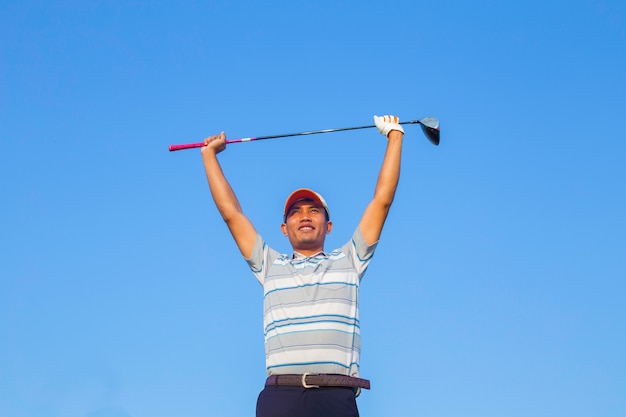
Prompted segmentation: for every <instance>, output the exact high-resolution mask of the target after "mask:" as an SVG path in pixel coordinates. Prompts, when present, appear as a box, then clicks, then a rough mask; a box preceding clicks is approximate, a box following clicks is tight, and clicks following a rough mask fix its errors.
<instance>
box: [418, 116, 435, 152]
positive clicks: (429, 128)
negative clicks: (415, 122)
mask: <svg viewBox="0 0 626 417" xmlns="http://www.w3.org/2000/svg"><path fill="white" fill-rule="evenodd" d="M420 127H421V128H422V130H423V131H424V134H425V135H426V137H427V138H428V140H429V141H431V142H432V144H433V145H435V146H437V145H439V133H440V132H439V120H437V119H436V118H435V117H425V118H423V119H422V120H420Z"/></svg>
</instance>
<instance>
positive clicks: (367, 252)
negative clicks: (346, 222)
mask: <svg viewBox="0 0 626 417" xmlns="http://www.w3.org/2000/svg"><path fill="white" fill-rule="evenodd" d="M376 246H378V242H374V243H372V244H371V245H368V244H367V243H365V238H364V237H363V233H361V229H359V228H358V227H357V228H356V230H355V231H354V234H353V235H352V239H351V240H350V242H348V243H346V244H345V245H344V247H343V250H344V251H345V253H348V254H350V256H351V257H352V263H353V265H354V268H355V269H356V271H357V274H358V275H359V279H360V278H362V277H363V275H364V274H365V271H366V270H367V267H368V266H369V264H370V261H371V260H372V257H373V256H374V252H375V251H376Z"/></svg>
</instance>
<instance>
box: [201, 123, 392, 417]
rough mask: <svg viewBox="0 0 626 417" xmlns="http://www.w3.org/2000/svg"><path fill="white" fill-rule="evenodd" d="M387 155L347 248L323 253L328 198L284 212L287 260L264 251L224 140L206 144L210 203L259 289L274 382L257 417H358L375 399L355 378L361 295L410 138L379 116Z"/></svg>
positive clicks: (293, 202) (293, 197)
mask: <svg viewBox="0 0 626 417" xmlns="http://www.w3.org/2000/svg"><path fill="white" fill-rule="evenodd" d="M374 122H375V124H376V127H377V128H378V130H379V131H380V132H381V133H382V134H383V135H384V136H385V137H386V138H387V147H386V152H385V156H384V159H383V163H382V167H381V169H380V173H379V175H378V181H377V183H376V188H375V190H374V197H373V198H372V200H371V201H370V203H369V204H368V205H367V207H366V208H365V212H364V213H363V216H362V217H361V220H360V222H359V224H358V227H357V228H356V230H355V231H354V233H353V235H352V237H351V239H350V240H349V241H348V242H347V243H346V244H345V245H343V246H342V247H341V248H339V249H335V250H333V251H330V252H328V251H325V250H324V240H325V238H326V235H327V234H329V233H330V232H331V231H332V228H333V223H332V221H331V211H330V209H329V208H328V205H327V204H326V201H325V200H324V198H323V197H322V196H321V195H320V194H318V193H316V192H315V191H313V190H310V189H306V188H301V189H298V190H296V191H294V192H293V193H291V194H290V195H289V196H288V198H287V200H286V203H285V208H284V211H283V224H282V225H281V230H282V232H283V234H284V235H285V236H286V237H287V238H288V239H289V243H290V244H291V246H292V247H293V254H291V255H283V254H280V253H278V252H277V251H275V250H273V249H272V248H271V247H269V246H268V245H267V243H266V242H265V241H264V240H263V238H262V237H261V236H260V235H259V234H258V233H257V231H256V230H255V228H254V226H253V225H252V223H251V222H250V220H249V219H248V218H247V217H246V216H245V215H244V214H243V211H242V209H241V206H240V205H239V201H238V200H237V197H236V196H235V193H234V192H233V189H232V188H231V186H230V185H229V183H228V181H227V180H226V177H225V176H224V173H223V171H222V169H221V167H220V164H219V162H218V158H217V154H218V153H220V152H222V151H223V150H224V149H225V148H226V142H225V141H226V136H225V135H224V132H222V133H220V134H219V135H216V136H211V137H208V138H206V139H205V141H204V143H205V145H206V146H205V147H203V148H202V159H203V161H204V168H205V171H206V176H207V180H208V182H209V188H210V190H211V195H212V196H213V200H214V201H215V205H216V206H217V209H218V210H219V212H220V214H221V216H222V218H223V219H224V221H225V222H226V224H227V226H228V229H229V230H230V233H231V234H232V236H233V238H234V239H235V242H236V244H237V246H238V248H239V250H240V251H241V254H242V255H243V257H244V258H245V260H246V262H247V263H248V265H249V266H250V269H251V270H252V273H253V274H254V275H255V276H256V279H257V280H258V281H259V282H260V283H261V285H262V286H263V297H264V309H263V310H264V318H263V324H264V327H265V332H264V333H265V358H266V367H267V374H268V378H267V380H266V382H265V388H264V389H263V390H262V391H261V393H260V394H259V398H258V400H257V407H256V415H257V417H291V416H302V417H335V416H337V417H339V416H341V417H353V416H358V415H359V412H358V408H357V404H356V396H357V395H358V394H359V392H360V390H361V388H366V389H369V387H370V383H369V381H368V380H366V379H363V378H360V376H359V355H360V352H361V339H360V334H359V329H360V323H359V303H358V301H359V293H358V291H359V286H360V282H361V278H362V277H363V274H364V273H365V270H366V269H367V267H368V265H369V263H370V260H371V259H372V256H373V254H374V250H375V249H376V245H377V243H378V239H379V237H380V234H381V231H382V229H383V225H384V223H385V219H386V217H387V214H388V212H389V208H390V207H391V203H392V202H393V198H394V194H395V192H396V187H397V185H398V179H399V177H400V157H401V152H402V138H403V136H404V130H403V129H402V126H401V125H400V124H399V120H398V118H397V117H395V116H382V117H378V116H374Z"/></svg>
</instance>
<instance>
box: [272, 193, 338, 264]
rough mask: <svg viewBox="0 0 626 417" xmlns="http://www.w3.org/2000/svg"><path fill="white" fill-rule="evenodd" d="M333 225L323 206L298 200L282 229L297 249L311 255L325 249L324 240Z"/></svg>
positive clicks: (288, 213) (289, 212)
mask: <svg viewBox="0 0 626 417" xmlns="http://www.w3.org/2000/svg"><path fill="white" fill-rule="evenodd" d="M332 226H333V223H332V222H331V221H327V220H326V211H325V210H324V208H323V207H321V206H319V205H318V204H317V203H315V202H313V201H298V202H296V203H295V204H294V205H293V206H291V208H290V209H289V211H288V212H287V220H286V221H285V223H283V224H282V226H281V229H282V231H283V234H284V235H285V236H287V237H288V238H289V242H290V243H291V246H293V249H294V250H295V251H297V252H300V253H302V254H303V255H306V256H309V255H313V254H315V253H317V252H319V251H321V250H323V249H324V240H325V239H326V235H327V234H328V233H330V231H331V229H332Z"/></svg>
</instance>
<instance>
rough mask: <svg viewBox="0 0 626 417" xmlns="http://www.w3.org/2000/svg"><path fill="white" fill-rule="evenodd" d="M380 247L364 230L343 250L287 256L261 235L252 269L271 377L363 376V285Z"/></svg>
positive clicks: (256, 243) (268, 371)
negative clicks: (369, 241)
mask: <svg viewBox="0 0 626 417" xmlns="http://www.w3.org/2000/svg"><path fill="white" fill-rule="evenodd" d="M375 249H376V243H374V244H373V245H370V246H368V245H367V244H366V243H365V239H364V238H363V235H362V234H361V231H360V230H359V228H358V227H357V230H356V231H355V232H354V234H353V235H352V239H351V240H350V241H349V242H348V243H346V244H345V245H343V246H342V247H341V248H340V249H336V250H334V251H332V252H328V253H327V252H320V253H318V254H317V255H314V256H310V257H305V256H303V255H301V254H299V253H297V252H296V253H294V254H293V255H291V256H289V255H283V254H280V253H278V252H277V251H275V250H274V249H272V248H270V247H269V246H267V244H266V243H265V241H264V240H263V238H262V237H261V236H260V235H257V239H256V242H255V245H254V249H253V252H252V256H251V257H250V259H247V262H248V265H249V266H250V269H251V270H252V272H253V273H254V275H255V276H256V278H257V279H258V280H259V282H260V283H261V285H262V286H263V325H264V334H265V359H266V366H267V373H268V375H273V374H303V373H330V374H343V375H352V376H358V375H359V354H360V352H361V337H360V324H359V285H360V282H361V277H362V276H363V274H364V273H365V270H366V269H367V266H368V265H369V262H370V260H371V258H372V256H373V254H374V250H375Z"/></svg>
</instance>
